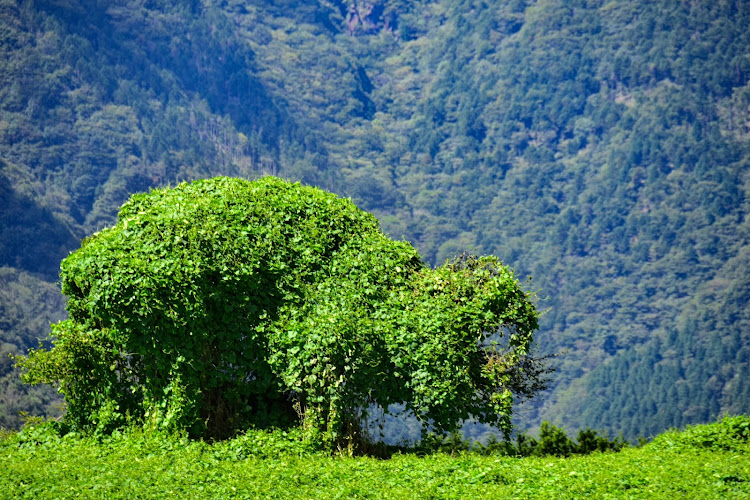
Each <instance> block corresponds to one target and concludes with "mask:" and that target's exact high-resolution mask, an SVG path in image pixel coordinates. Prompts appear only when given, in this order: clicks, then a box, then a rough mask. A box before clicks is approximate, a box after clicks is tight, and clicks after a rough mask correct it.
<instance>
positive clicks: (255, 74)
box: [0, 0, 750, 438]
mask: <svg viewBox="0 0 750 500" xmlns="http://www.w3.org/2000/svg"><path fill="white" fill-rule="evenodd" d="M0 9H2V13H3V15H2V16H1V17H0V19H1V20H0V23H2V27H3V29H2V31H1V32H2V44H1V47H2V49H1V50H2V52H3V58H0V61H3V62H0V64H3V65H4V66H3V68H0V75H2V76H0V78H1V79H2V82H1V84H0V109H1V110H2V115H0V159H2V160H3V161H4V162H3V164H2V165H1V166H0V189H2V193H3V198H2V205H0V209H2V211H3V214H4V217H3V219H2V227H0V232H2V234H20V233H18V231H19V228H20V227H23V228H24V231H23V235H22V236H18V237H17V238H16V239H12V238H11V239H10V240H3V242H2V243H0V258H2V261H0V265H4V266H8V267H11V268H15V269H18V270H23V272H27V273H33V274H34V276H36V279H40V280H44V281H46V282H54V280H55V277H54V269H55V268H56V266H57V263H58V262H59V259H60V256H61V255H64V253H65V251H66V250H70V249H72V248H74V247H75V246H76V243H75V239H76V238H81V237H83V236H84V235H86V234H88V233H90V232H93V231H95V230H97V229H99V228H101V227H103V226H104V225H106V224H109V223H111V221H112V219H113V216H114V214H115V212H116V209H117V207H118V206H119V204H120V203H122V202H123V201H124V200H125V199H126V198H127V195H128V194H129V193H132V192H134V191H138V190H146V189H148V188H150V187H153V186H157V185H164V184H167V183H175V182H178V181H180V180H184V179H191V178H199V177H207V176H212V175H218V174H226V175H238V176H243V177H250V178H252V177H255V176H258V175H262V174H264V173H272V174H276V175H281V176H284V177H288V178H293V179H299V180H302V181H304V182H306V183H310V184H315V185H319V186H322V187H325V188H327V189H331V190H333V191H335V192H337V193H339V194H342V195H346V196H351V197H353V199H354V200H355V202H357V204H358V205H359V206H360V207H362V208H364V209H366V210H370V211H372V212H374V213H375V214H376V215H378V217H379V218H380V220H381V224H382V225H383V227H384V229H385V230H386V231H387V232H389V234H390V235H391V236H393V237H400V236H402V235H403V236H404V237H405V238H407V239H408V240H410V241H412V242H413V243H414V244H415V245H416V246H417V247H418V248H419V249H420V251H421V252H422V254H423V255H424V256H425V258H426V260H428V261H429V262H431V263H440V262H442V261H443V260H445V259H446V258H448V257H450V256H452V255H454V254H456V253H457V252H460V251H462V250H464V249H470V250H474V251H476V252H481V253H494V254H497V255H498V256H500V257H501V258H502V259H503V260H504V261H505V262H506V263H507V264H510V265H511V266H514V267H515V268H516V269H517V271H518V272H519V274H520V275H531V276H533V278H534V281H533V284H532V285H529V286H531V287H532V288H534V289H537V290H539V295H540V296H541V297H543V298H544V300H542V301H541V302H540V304H539V306H540V307H541V308H542V309H545V310H547V312H546V314H545V316H544V317H543V318H542V328H541V330H540V332H539V336H538V339H539V341H538V344H539V347H540V349H541V351H542V352H544V353H562V354H561V356H560V357H559V358H558V360H559V371H558V375H557V378H558V382H557V385H556V387H555V388H554V390H553V391H552V392H551V393H550V394H549V395H548V397H546V398H545V399H544V400H543V401H540V402H538V403H537V404H536V405H534V406H530V407H528V408H525V409H524V410H523V412H522V415H521V416H522V425H534V423H535V422H539V421H540V420H541V419H542V418H544V419H548V420H551V421H552V422H554V423H556V424H560V425H564V426H565V427H566V428H569V429H575V428H577V427H585V426H591V427H593V428H606V429H609V430H611V431H613V432H620V431H623V432H624V433H625V435H626V436H627V437H630V438H634V437H635V436H637V435H648V434H652V433H656V432H658V431H660V430H662V429H664V428H666V427H668V426H670V425H684V424H687V423H693V422H702V421H709V420H712V419H714V418H715V417H716V416H717V415H718V414H719V413H721V412H723V411H734V412H747V411H748V407H749V406H750V394H748V392H747V390H746V389H745V388H744V387H743V384H740V383H739V381H740V380H742V379H743V377H746V375H747V373H748V370H750V351H748V346H750V343H749V341H750V339H749V338H748V336H750V326H749V325H750V323H749V322H748V313H747V312H746V309H747V308H746V307H745V306H744V304H745V303H747V301H748V298H749V297H748V293H749V292H750V289H749V287H748V279H749V277H748V274H749V273H748V271H747V269H748V264H750V262H748V255H750V248H749V245H750V226H749V225H748V224H749V222H748V218H747V214H748V190H749V189H750V183H749V182H750V180H749V179H748V166H749V165H750V84H749V83H748V82H749V80H750V33H749V32H748V31H747V29H746V26H747V25H749V24H750V8H749V7H748V6H747V5H746V4H745V3H744V2H741V1H724V2H715V3H707V2H696V3H692V4H688V3H678V4H676V3H674V2H668V1H661V2H645V1H633V2H626V3H625V2H604V1H594V2H585V1H574V2H559V1H552V0H540V1H537V2H524V1H513V2H500V1H472V0H434V1H426V0H420V1H415V2H403V1H397V0H373V1H369V2H364V1H355V2H340V1H334V0H319V1H317V2H304V3H303V2H294V1H289V0H287V1H281V0H276V1H271V2H259V1H252V2H239V1H222V2H202V3H200V2H178V3H176V4H174V3H168V2H147V3H143V2H135V1H124V0H118V1H116V2H77V1H74V0H70V1H51V2H40V3H39V4H38V7H34V6H32V5H31V4H30V3H19V2H14V1H9V0H5V1H3V2H2V4H0ZM26 68H34V69H35V71H26ZM6 193H7V195H6ZM5 214H9V215H7V216H6V215H5ZM11 214H24V215H23V217H21V216H20V215H11ZM3 231H4V232H3ZM32 241H33V242H36V245H30V244H29V242H32ZM28 248H34V251H35V252H37V254H38V255H39V257H38V258H37V257H34V258H31V257H30V256H31V255H37V254H33V253H29V251H28ZM8 272H16V271H8ZM9 300H10V302H12V301H13V300H14V299H9ZM10 302H9V303H10ZM19 321H20V320H19ZM19 328H21V324H20V323H12V324H8V325H7V326H3V332H5V333H3V338H5V337H6V336H9V335H11V333H12V332H15V331H16V330H17V329H19ZM9 332H10V333H9ZM44 334H45V332H38V334H37V335H38V336H44ZM27 337H28V336H27ZM27 337H24V338H25V339H26V340H24V341H23V342H21V341H19V343H14V344H13V345H14V346H16V347H15V349H21V348H25V347H28V345H29V344H32V343H34V342H35V340H34V339H29V338H27ZM13 338H16V337H13ZM19 338H20V337H19Z"/></svg>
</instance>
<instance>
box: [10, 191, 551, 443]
mask: <svg viewBox="0 0 750 500" xmlns="http://www.w3.org/2000/svg"><path fill="white" fill-rule="evenodd" d="M61 278H62V290H63V293H64V294H65V295H66V296H67V297H68V303H67V310H68V316H69V318H68V319H66V320H64V321H62V322H60V323H57V324H55V325H53V327H52V335H53V339H51V340H52V342H53V344H54V347H53V348H52V349H51V350H46V349H38V350H33V351H31V353H30V355H29V357H28V358H21V359H20V364H21V366H22V367H23V368H24V369H25V373H24V378H25V379H26V380H28V381H30V382H32V383H38V382H46V383H53V384H59V385H60V388H61V391H62V393H63V394H64V395H65V399H66V402H67V405H68V408H67V414H66V417H65V422H66V424H68V425H70V426H71V428H72V429H75V430H79V431H80V430H91V429H96V430H97V431H99V432H105V433H106V432H111V430H112V429H114V428H119V427H122V426H124V425H127V424H129V423H138V424H142V423H143V424H145V425H146V426H147V427H149V428H157V429H165V430H169V431H184V430H187V431H189V432H190V434H191V435H193V436H200V437H210V438H225V437H228V436H231V435H233V434H234V433H235V432H237V431H238V430H240V429H243V428H246V427H247V426H248V425H251V424H252V425H256V426H263V427H266V426H269V425H284V424H287V425H289V424H290V423H293V422H294V421H296V419H297V417H299V418H301V419H302V424H303V426H304V428H306V429H308V430H310V431H311V432H312V431H317V432H319V433H322V438H323V441H324V442H326V443H329V444H337V443H339V442H340V441H341V440H342V439H344V438H346V439H347V440H349V441H351V440H353V439H355V433H358V432H359V431H360V422H361V418H362V412H366V411H367V409H368V408H369V407H370V406H372V405H376V406H378V407H380V408H382V409H384V410H386V411H387V410H388V408H389V407H390V406H391V405H405V408H406V410H408V411H410V412H412V413H413V414H414V415H416V416H417V417H418V418H419V419H420V420H422V421H424V422H426V423H429V426H430V427H431V428H433V429H435V430H436V431H437V432H439V433H442V432H444V431H448V430H456V429H457V426H458V425H459V424H460V423H461V422H462V421H464V420H467V419H470V418H472V419H476V420H477V421H479V422H482V423H486V424H491V425H493V426H496V427H498V428H501V429H503V430H505V431H506V432H509V431H510V426H511V423H510V418H511V415H512V406H513V404H514V402H515V398H516V397H518V396H520V397H528V396H531V395H533V394H534V393H535V392H537V391H538V390H539V389H541V388H543V386H544V380H543V373H544V369H543V367H542V366H541V365H539V364H538V363H537V362H535V361H533V359H532V358H531V357H530V350H531V344H532V342H533V334H534V331H535V330H536V328H537V314H536V309H535V307H534V305H533V303H532V302H531V297H529V295H528V294H527V293H526V292H524V291H523V290H522V289H521V288H520V286H519V283H518V282H517V280H516V279H515V278H514V277H513V274H512V272H511V271H510V270H509V269H508V268H506V267H504V266H502V265H501V264H500V263H499V262H498V261H497V259H495V258H493V257H482V258H478V257H472V256H462V257H461V258H458V259H456V260H454V261H451V262H448V263H446V264H445V265H444V266H441V267H439V268H437V269H431V268H429V267H427V266H425V265H424V264H423V263H422V261H421V259H420V257H419V255H418V253H417V251H416V250H415V249H414V248H413V247H412V246H411V245H409V244H408V243H406V242H396V241H392V240H390V239H389V238H388V237H386V236H385V235H383V233H382V232H380V230H379V228H378V223H377V220H376V219H375V218H374V217H373V216H372V215H370V214H368V213H366V212H363V211H360V210H359V209H357V208H356V207H355V206H354V204H353V203H352V202H351V201H350V200H346V199H341V198H339V197H337V196H335V195H332V194H330V193H326V192H324V191H322V190H320V189H317V188H311V187H303V186H301V185H300V184H292V183H289V182H286V181H283V180H280V179H277V178H274V177H265V178H262V179H259V180H257V181H254V182H249V181H244V180H240V179H231V178H226V177H218V178H215V179H210V180H201V181H194V182H192V183H189V184H188V183H183V184H180V185H179V186H177V187H175V188H173V189H160V190H153V191H151V192H150V193H148V194H139V195H135V196H133V197H132V198H131V199H130V200H129V201H128V202H127V203H126V204H125V205H123V207H122V208H121V209H120V213H119V218H118V223H117V224H116V225H115V226H114V227H112V228H107V229H104V230H102V231H101V232H99V233H96V234H94V235H93V236H91V237H90V238H87V239H85V240H84V242H83V244H82V245H81V248H80V249H79V250H77V251H75V252H73V253H72V254H70V255H69V256H68V257H67V258H66V259H65V260H63V262H62V271H61ZM295 411H296V413H295Z"/></svg>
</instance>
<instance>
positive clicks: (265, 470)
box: [0, 417, 750, 500]
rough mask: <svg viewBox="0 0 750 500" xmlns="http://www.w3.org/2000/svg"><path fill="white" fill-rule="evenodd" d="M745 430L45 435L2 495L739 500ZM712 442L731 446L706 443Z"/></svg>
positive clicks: (33, 434)
mask: <svg viewBox="0 0 750 500" xmlns="http://www.w3.org/2000/svg"><path fill="white" fill-rule="evenodd" d="M748 423H750V422H749V420H748V418H747V417H732V418H731V419H727V420H725V421H724V422H720V423H716V424H711V425H706V426H697V427H693V428H690V429H688V430H686V431H685V432H683V433H680V432H676V431H673V432H669V433H666V434H664V435H662V436H659V437H658V438H657V439H656V440H655V441H654V442H653V443H652V444H649V445H646V446H644V447H642V448H627V449H624V450H622V451H621V452H619V453H593V454H590V455H585V456H575V457H568V458H559V457H552V456H541V457H527V458H515V457H507V456H503V455H501V454H500V455H498V454H492V455H489V456H483V455H481V454H478V453H458V454H453V455H452V456H451V455H449V454H447V453H434V454H428V455H416V454H411V453H407V454H397V455H394V456H393V457H392V458H391V459H390V460H380V459H373V458H366V457H360V458H345V457H336V458H332V457H330V456H327V455H324V454H316V453H312V452H310V451H309V450H306V449H304V447H303V446H302V442H301V440H300V436H299V435H294V434H290V433H282V432H280V431H276V432H275V433H264V432H257V431H255V432H253V433H248V434H246V435H243V436H239V437H237V438H236V439H233V440H231V441H227V442H222V443H216V444H213V445H209V444H206V443H203V442H196V441H188V440H180V439H179V438H169V437H164V436H158V435H155V436H149V435H143V434H142V433H133V434H124V435H116V436H113V437H112V438H109V439H106V440H104V441H97V440H95V439H91V438H82V437H80V436H75V435H66V436H64V437H60V436H59V435H58V434H57V433H55V432H54V429H51V428H50V427H49V426H41V427H36V428H27V429H25V430H24V431H22V432H21V433H19V434H13V435H10V436H6V437H4V438H3V439H0V467H1V468H2V470H3V471H4V473H3V474H2V475H0V498H14V499H15V498H35V499H44V498H55V499H57V498H73V497H75V498H163V497H173V496H179V497H182V498H206V497H210V498H415V496H416V497H419V498H446V499H448V498H524V499H527V498H529V499H530V498H547V499H555V500H557V499H578V498H585V497H590V498H612V499H620V498H622V499H630V498H639V499H640V498H644V499H664V498H686V499H701V500H703V499H717V500H719V499H721V500H725V499H734V498H737V499H740V498H747V497H748V495H750V465H749V464H750V461H748V460H747V457H748V454H749V453H750V445H749V444H748V436H747V426H748ZM743 426H744V429H745V433H744V434H742V433H741V432H739V433H738V432H737V430H738V428H741V427H743ZM51 431H52V432H51ZM708 435H712V436H715V435H722V436H726V439H723V440H722V443H724V444H727V445H728V446H726V447H713V446H710V445H709V446H707V443H706V440H705V439H704V436H708Z"/></svg>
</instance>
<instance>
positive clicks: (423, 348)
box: [393, 255, 543, 431]
mask: <svg viewBox="0 0 750 500" xmlns="http://www.w3.org/2000/svg"><path fill="white" fill-rule="evenodd" d="M408 297H409V304H408V305H405V307H404V308H403V310H404V314H405V315H406V316H408V318H406V319H404V320H403V321H402V323H403V324H405V325H409V328H407V329H404V330H402V333H401V335H400V337H399V338H400V340H401V341H402V343H401V345H400V346H399V347H400V349H399V352H398V353H395V354H394V355H393V358H394V359H399V360H400V362H401V364H402V365H403V366H404V367H406V370H405V371H407V372H408V374H409V376H408V381H407V383H406V385H407V386H408V388H409V392H410V395H409V397H408V398H407V399H408V402H407V406H408V407H409V409H411V410H412V411H414V413H415V414H416V415H417V416H420V417H421V418H422V419H423V420H424V421H429V422H430V424H431V426H432V427H433V428H434V429H435V430H437V431H449V430H454V429H456V428H457V427H458V426H459V425H460V423H461V422H462V421H464V420H466V419H469V418H474V419H477V420H478V421H481V422H484V423H488V424H492V425H496V426H499V427H500V428H502V429H506V430H509V425H510V415H511V414H512V405H513V403H514V401H515V397H514V393H515V391H514V386H513V378H512V367H513V366H515V364H516V363H518V362H519V361H520V360H521V359H525V355H526V354H527V353H528V352H529V350H530V349H531V344H532V341H533V332H534V330H535V329H536V328H537V315H536V309H535V308H534V305H533V302H532V297H531V295H530V294H528V293H526V292H524V291H523V290H522V289H521V288H520V285H519V283H518V281H517V280H516V279H515V277H514V275H513V273H512V271H511V270H509V269H508V268H506V267H504V266H502V265H501V264H500V263H499V261H498V260H497V259H496V258H494V257H482V258H478V257H473V256H466V255H465V256H461V257H459V258H458V259H456V260H454V261H452V262H448V263H447V264H445V265H444V266H441V267H439V268H437V269H434V270H432V269H425V270H423V271H422V272H421V273H420V279H419V280H416V281H415V283H414V288H413V290H412V293H411V294H409V295H408ZM500 360H501V361H500ZM532 364H533V363H532ZM542 388H543V384H542V386H540V387H539V390H541V389H542Z"/></svg>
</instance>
